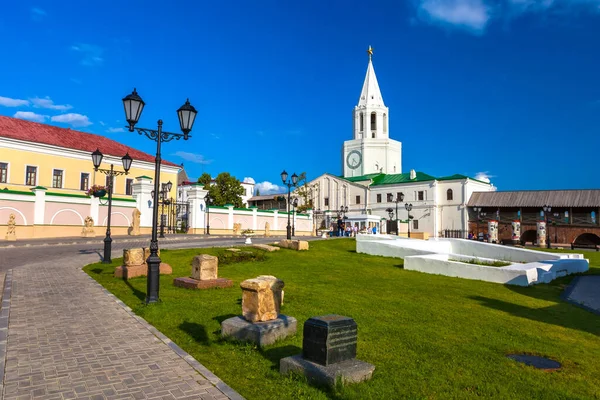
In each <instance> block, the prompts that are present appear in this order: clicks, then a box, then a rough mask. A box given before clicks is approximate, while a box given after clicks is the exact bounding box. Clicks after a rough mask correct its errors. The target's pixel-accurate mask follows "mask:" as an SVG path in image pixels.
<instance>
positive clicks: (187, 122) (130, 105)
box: [123, 89, 197, 304]
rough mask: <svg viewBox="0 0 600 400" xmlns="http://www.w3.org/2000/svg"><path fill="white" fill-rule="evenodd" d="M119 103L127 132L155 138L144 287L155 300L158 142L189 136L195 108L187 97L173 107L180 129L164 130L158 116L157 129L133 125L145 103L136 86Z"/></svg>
mask: <svg viewBox="0 0 600 400" xmlns="http://www.w3.org/2000/svg"><path fill="white" fill-rule="evenodd" d="M123 106H124V107H125V119H126V120H127V123H129V126H128V127H127V128H128V129H129V132H134V131H137V132H138V133H139V134H140V135H142V134H144V135H146V137H148V138H149V139H151V140H154V141H155V142H156V159H155V166H154V198H153V201H152V239H151V240H150V256H149V257H148V260H147V261H146V262H147V264H148V281H147V289H146V304H150V303H156V302H157V301H159V297H158V292H159V277H160V270H159V269H160V257H159V256H158V238H157V237H156V236H157V235H156V233H157V232H156V231H157V222H158V196H159V183H160V163H161V155H160V146H161V143H162V142H169V141H171V140H173V139H177V140H179V139H181V138H183V140H187V139H188V138H189V137H190V132H191V131H192V126H193V125H194V120H195V119H196V114H197V111H196V109H195V108H194V107H193V106H192V105H191V104H190V101H189V99H188V100H187V101H186V102H185V104H184V105H183V106H181V107H179V109H178V110H177V116H178V118H179V126H180V128H181V132H182V133H171V132H164V131H163V130H162V125H163V121H162V119H159V120H158V128H157V129H146V128H136V127H135V124H137V122H138V121H139V119H140V116H141V115H142V110H143V109H144V106H145V103H144V101H143V100H142V98H141V97H140V96H139V95H138V94H137V92H136V90H135V89H133V92H132V93H131V94H129V95H127V96H125V97H124V98H123Z"/></svg>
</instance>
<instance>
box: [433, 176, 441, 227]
mask: <svg viewBox="0 0 600 400" xmlns="http://www.w3.org/2000/svg"><path fill="white" fill-rule="evenodd" d="M438 189H439V187H438V183H437V181H434V182H433V209H432V210H431V212H432V213H433V237H434V238H437V237H438V233H439V230H440V221H439V218H438V217H439V215H438V200H439V196H438Z"/></svg>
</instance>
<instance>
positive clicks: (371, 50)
mask: <svg viewBox="0 0 600 400" xmlns="http://www.w3.org/2000/svg"><path fill="white" fill-rule="evenodd" d="M367 54H368V55H369V60H370V59H371V57H373V48H372V47H371V46H369V50H367Z"/></svg>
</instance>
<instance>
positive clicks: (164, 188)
mask: <svg viewBox="0 0 600 400" xmlns="http://www.w3.org/2000/svg"><path fill="white" fill-rule="evenodd" d="M160 186H161V189H160V196H158V197H159V198H160V199H161V211H160V235H159V236H158V237H159V238H161V239H162V238H164V237H165V205H167V206H168V205H169V204H171V200H169V198H168V197H169V193H170V192H171V189H172V188H173V184H172V183H171V181H169V182H167V183H163V184H161V185H160ZM150 195H151V196H152V198H154V190H153V191H152V192H150Z"/></svg>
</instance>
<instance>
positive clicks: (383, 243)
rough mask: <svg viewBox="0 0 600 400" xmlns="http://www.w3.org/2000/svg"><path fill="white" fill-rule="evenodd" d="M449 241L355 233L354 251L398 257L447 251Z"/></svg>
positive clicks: (448, 250) (448, 249)
mask: <svg viewBox="0 0 600 400" xmlns="http://www.w3.org/2000/svg"><path fill="white" fill-rule="evenodd" d="M450 249H451V247H450V243H449V242H442V241H431V240H429V241H428V240H420V239H408V238H402V237H398V236H392V235H357V236H356V252H357V253H365V254H371V255H376V256H385V257H400V258H404V257H407V256H414V255H420V254H435V253H449V252H450Z"/></svg>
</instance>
